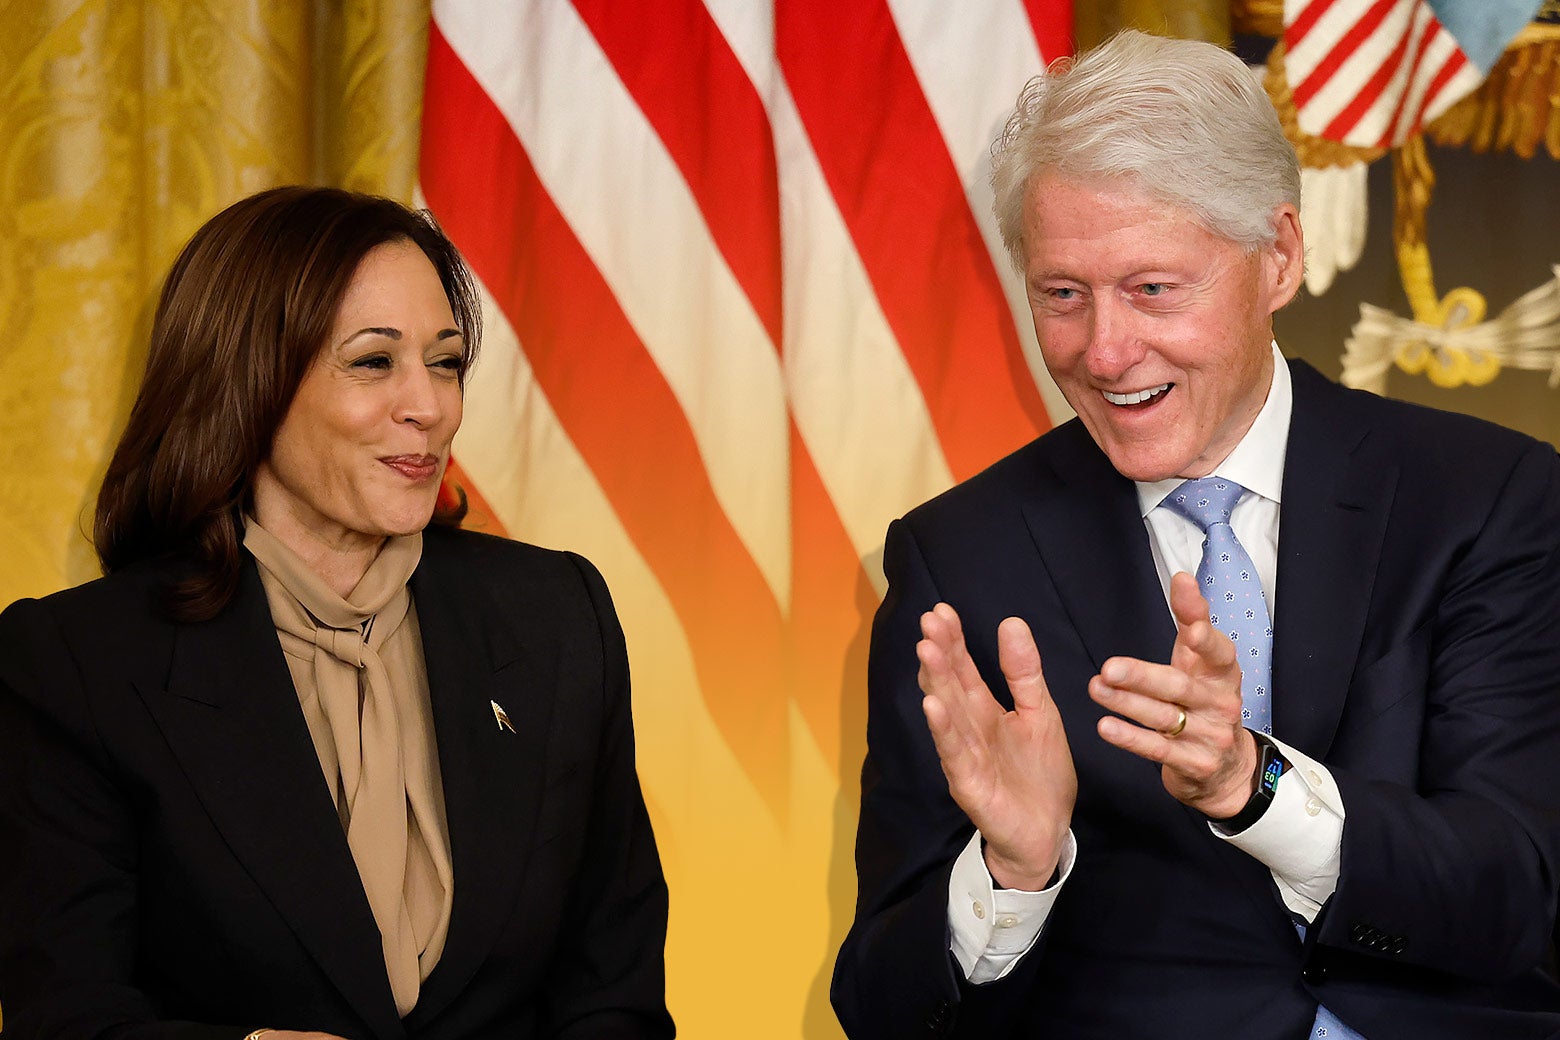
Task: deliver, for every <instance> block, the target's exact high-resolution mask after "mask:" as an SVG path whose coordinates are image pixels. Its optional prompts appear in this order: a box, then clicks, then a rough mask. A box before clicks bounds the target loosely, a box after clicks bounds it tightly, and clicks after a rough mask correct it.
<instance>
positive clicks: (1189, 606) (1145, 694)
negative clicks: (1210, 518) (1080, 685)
mask: <svg viewBox="0 0 1560 1040" xmlns="http://www.w3.org/2000/svg"><path fill="white" fill-rule="evenodd" d="M1170 611H1171V613H1172V614H1174V615H1175V623H1176V637H1175V648H1174V649H1173V650H1172V651H1171V653H1170V663H1169V664H1167V665H1165V664H1150V663H1149V662H1147V661H1140V660H1138V659H1136V658H1132V657H1112V658H1111V659H1110V660H1108V661H1106V662H1105V664H1104V666H1103V667H1101V669H1100V674H1099V675H1096V676H1095V677H1094V678H1093V679H1091V680H1090V681H1089V696H1090V697H1092V698H1093V699H1094V701H1095V703H1097V704H1099V705H1100V706H1101V707H1103V708H1106V709H1108V710H1109V711H1112V712H1115V715H1107V716H1105V717H1104V718H1103V719H1101V720H1100V722H1099V734H1100V736H1101V737H1103V738H1104V739H1105V740H1106V741H1107V742H1109V743H1111V744H1114V745H1116V746H1117V747H1119V748H1121V749H1122V750H1124V751H1130V752H1132V753H1133V754H1134V755H1139V756H1141V757H1143V758H1146V759H1148V760H1149V761H1150V762H1158V763H1159V764H1160V765H1161V766H1162V767H1163V769H1162V770H1161V776H1162V778H1163V780H1164V785H1165V790H1167V791H1169V792H1170V794H1171V796H1172V797H1174V798H1175V799H1176V800H1177V801H1180V802H1183V803H1185V804H1186V805H1189V806H1191V807H1192V808H1193V809H1196V810H1197V811H1198V812H1201V813H1202V814H1204V815H1205V816H1209V817H1211V818H1213V819H1216V820H1221V819H1228V818H1229V817H1231V816H1234V815H1235V814H1237V813H1238V812H1240V810H1241V809H1242V807H1244V806H1245V804H1246V802H1247V800H1248V799H1249V798H1250V797H1251V792H1252V789H1253V788H1252V782H1253V777H1255V776H1256V769H1257V747H1256V741H1255V740H1253V739H1252V736H1251V733H1250V732H1249V731H1248V730H1247V729H1246V728H1245V726H1243V725H1242V724H1241V713H1240V709H1241V697H1240V666H1239V665H1237V664H1236V663H1235V644H1234V643H1232V642H1230V639H1229V637H1228V636H1226V635H1225V634H1224V633H1223V632H1220V631H1219V630H1218V629H1216V628H1214V627H1213V625H1212V623H1211V622H1209V620H1208V601H1207V600H1205V599H1203V598H1202V595H1201V594H1200V593H1199V592H1198V591H1197V580H1196V579H1195V578H1193V577H1192V576H1191V575H1190V574H1185V573H1181V574H1177V575H1175V577H1173V578H1172V579H1171V581H1170ZM1183 712H1184V713H1185V715H1184V719H1185V722H1184V725H1183V724H1182V718H1183V716H1182V713H1183ZM1116 716H1121V717H1120V718H1118V717H1116ZM1129 720H1130V721H1129Z"/></svg>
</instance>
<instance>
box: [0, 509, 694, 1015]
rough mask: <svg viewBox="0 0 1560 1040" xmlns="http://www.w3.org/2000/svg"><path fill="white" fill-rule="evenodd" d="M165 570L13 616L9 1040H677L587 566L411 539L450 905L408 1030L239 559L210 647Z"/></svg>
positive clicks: (488, 545)
mask: <svg viewBox="0 0 1560 1040" xmlns="http://www.w3.org/2000/svg"><path fill="white" fill-rule="evenodd" d="M172 566H173V565H170V564H162V565H147V566H138V567H133V568H129V569H127V570H126V571H122V572H120V573H117V574H115V575H113V576H111V577H109V578H106V579H102V580H100V581H96V582H92V583H90V584H88V585H84V586H82V587H80V588H77V589H72V590H70V591H67V592H62V593H59V594H57V595H54V596H50V597H48V598H46V599H43V600H39V601H22V602H19V603H17V604H15V605H13V606H12V607H11V608H10V609H9V610H7V611H6V612H5V614H4V615H3V616H0V850H3V851H0V1007H3V1009H4V1014H5V1036H6V1038H7V1040H13V1038H15V1040H24V1038H33V1037H68V1038H71V1040H79V1038H87V1037H98V1036H115V1037H190V1038H195V1037H202V1038H204V1037H211V1038H218V1037H228V1038H235V1037H241V1036H243V1035H244V1034H245V1033H247V1032H248V1031H249V1030H251V1029H254V1028H256V1027H259V1026H269V1027H273V1028H278V1029H284V1028H285V1029H299V1030H323V1031H327V1032H333V1033H339V1034H340V1035H342V1036H345V1037H349V1038H369V1037H378V1038H385V1040H389V1038H402V1037H427V1038H450V1040H474V1038H480V1037H506V1038H516V1037H571V1038H572V1037H579V1038H587V1037H589V1038H594V1037H635V1038H641V1037H642V1038H663V1037H669V1036H671V1035H672V1025H671V1020H670V1018H669V1017H668V1016H667V1013H666V1009H665V1002H664V979H663V945H664V939H665V931H666V912H667V901H666V900H667V897H666V886H665V882H664V880H663V878H662V874H661V868H660V861H659V859H658V857H657V854H656V849H655V842H654V839H653V837H652V835H651V832H650V824H649V819H648V817H647V815H646V813H645V807H644V802H643V799H642V798H641V795H640V791H639V784H638V780H637V778H636V776H635V771H634V752H633V733H632V729H631V720H630V715H629V692H628V672H627V659H626V654H625V651H624V645H623V637H622V633H621V630H620V629H619V627H618V623H617V618H616V615H615V614H614V613H613V610H612V605H611V601H610V600H609V598H608V595H607V591H606V587H605V586H604V585H603V583H602V581H601V578H600V576H599V575H598V574H597V573H596V571H595V570H594V568H592V567H591V566H590V564H589V563H587V562H585V561H584V560H582V559H580V558H579V557H577V556H572V555H569V554H564V553H557V552H549V551H545V550H541V549H537V548H535V547H532V546H527V545H522V544H519V543H516V542H509V541H505V540H501V539H496V538H489V537H485V536H481V535H474V534H469V533H462V532H454V531H447V530H441V529H438V528H430V529H429V530H428V531H427V532H426V534H425V536H424V549H423V556H422V561H421V563H420V564H419V566H418V568H417V571H416V573H415V574H414V575H413V577H412V580H411V589H412V594H413V597H414V601H415V604H416V609H417V618H418V622H419V626H420V628H421V632H422V638H423V649H424V656H425V658H426V660H427V668H428V684H429V687H430V693H431V700H432V706H433V723H434V730H435V733H436V740H437V745H438V755H439V764H440V769H441V772H442V775H443V784H444V800H445V807H446V810H447V816H448V822H449V834H450V845H451V852H452V859H453V864H454V871H455V893H454V906H453V909H452V911H451V919H450V926H449V933H448V938H447V941H446V944H445V948H444V952H443V955H442V957H441V959H440V961H439V963H438V965H437V967H436V968H435V970H434V971H433V973H432V975H431V976H430V977H429V978H428V979H427V981H426V982H425V983H424V985H423V989H422V994H421V997H420V999H419V1001H418V1003H417V1006H416V1007H415V1008H414V1009H413V1010H412V1012H411V1014H410V1015H408V1016H407V1018H406V1020H405V1021H404V1022H403V1021H402V1020H401V1019H400V1018H399V1017H398V1016H397V1013H396V1008H395V1004H394V1001H393V999H392V997H391V993H390V987H389V983H388V981H387V980H386V976H385V969H384V961H383V955H382V953H381V950H380V940H379V933H378V930H377V928H376V926H375V924H374V919H373V916H372V913H371V912H370V910H369V907H368V901H367V899H366V897H365V896H364V894H363V889H362V886H361V883H360V881H359V879H358V876H357V872H356V868H355V866H354V864H353V861H352V857H351V852H350V850H349V849H348V847H347V843H346V837H345V835H344V834H343V831H342V828H341V824H340V821H339V819H338V817H337V815H336V809H335V807H334V805H333V804H332V801H331V796H330V791H329V789H328V787H327V786H326V783H325V780H324V777H323V776H322V774H321V772H320V765H319V760H318V758H317V757H316V755H315V751H314V746H313V744H312V742H311V741H310V738H309V733H308V730H307V727H306V726H305V724H304V720H303V714H302V712H301V710H300V709H299V706H298V701H297V697H296V695H295V694H294V691H293V686H292V681H291V678H290V676H289V674H288V671H287V665H286V662H285V661H284V659H283V657H282V653H281V649H280V645H279V643H278V642H277V638H276V634H275V630H274V628H273V626H272V622H271V618H270V614H269V612H268V609H267V607H266V601H265V596H264V593H263V591H262V589H261V586H260V581H259V576H258V573H257V571H256V569H255V567H254V565H253V563H252V561H251V562H249V563H248V565H247V566H246V567H245V569H244V572H243V576H242V580H241V587H240V589H239V592H238V596H237V598H236V599H235V600H234V602H233V603H232V604H231V605H230V606H229V607H228V608H227V609H226V610H224V611H223V612H222V613H221V614H220V615H218V616H217V617H216V618H215V619H213V620H211V621H209V622H205V623H202V624H176V623H173V622H171V621H168V620H165V619H164V617H163V614H162V613H161V611H160V610H159V609H158V606H157V604H158V596H159V590H160V589H161V587H162V586H163V585H164V583H165V580H166V578H167V577H168V575H169V574H170V573H171V572H172V571H171V568H172ZM490 701H495V702H497V703H499V704H500V705H502V706H503V707H504V708H505V710H506V712H507V714H508V716H509V718H510V720H511V721H512V723H513V727H514V732H509V731H507V730H503V729H500V728H499V726H498V724H497V722H496V720H495V716H494V712H493V709H492V706H491V705H490V703H489V702H490Z"/></svg>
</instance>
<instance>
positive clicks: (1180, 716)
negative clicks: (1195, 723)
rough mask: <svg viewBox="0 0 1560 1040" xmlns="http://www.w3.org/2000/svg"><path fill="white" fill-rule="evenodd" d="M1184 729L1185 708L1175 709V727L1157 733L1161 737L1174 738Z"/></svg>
mask: <svg viewBox="0 0 1560 1040" xmlns="http://www.w3.org/2000/svg"><path fill="white" fill-rule="evenodd" d="M1185 728H1186V709H1185V708H1177V709H1175V725H1174V726H1171V727H1170V728H1169V729H1162V730H1160V731H1159V732H1160V734H1161V735H1162V736H1166V737H1174V736H1179V735H1180V733H1181V731H1182V730H1183V729H1185Z"/></svg>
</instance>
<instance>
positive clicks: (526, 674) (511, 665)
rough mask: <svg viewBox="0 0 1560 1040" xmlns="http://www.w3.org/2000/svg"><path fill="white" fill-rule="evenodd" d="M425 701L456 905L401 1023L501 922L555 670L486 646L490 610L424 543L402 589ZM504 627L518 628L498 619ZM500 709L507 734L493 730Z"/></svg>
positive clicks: (456, 979) (538, 779) (449, 989)
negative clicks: (411, 607)
mask: <svg viewBox="0 0 1560 1040" xmlns="http://www.w3.org/2000/svg"><path fill="white" fill-rule="evenodd" d="M411 587H412V596H413V602H414V603H415V605H416V609H417V623H418V626H419V627H420V628H421V630H422V640H423V655H424V658H425V659H426V662H427V668H428V687H429V693H430V697H431V700H432V702H433V720H434V730H435V732H436V734H437V742H438V750H439V769H440V773H441V775H442V778H443V784H444V804H445V815H446V818H447V820H448V823H449V831H450V855H451V859H452V861H453V865H454V870H455V897H454V905H453V907H452V909H451V911H450V926H449V932H448V937H447V939H446V941H445V944H444V952H443V954H442V955H441V956H440V959H439V963H438V965H437V966H436V967H435V968H434V970H433V973H432V974H431V975H429V977H428V979H427V980H426V981H425V982H424V984H423V988H422V993H421V996H420V997H419V999H418V1002H417V1007H416V1008H415V1009H414V1010H413V1011H412V1014H411V1016H409V1019H408V1021H409V1022H410V1023H411V1024H412V1026H413V1027H414V1028H415V1026H416V1024H417V1023H421V1022H426V1021H429V1020H430V1019H431V1018H432V1017H433V1016H434V1015H436V1014H437V1013H438V1012H439V1011H440V1010H441V1009H442V1008H444V1007H445V1006H447V1005H448V1004H449V1003H450V1001H452V1000H453V999H455V998H456V997H457V996H459V995H460V993H461V992H462V991H463V990H464V988H465V987H466V985H467V983H468V982H469V981H470V979H471V977H472V976H473V974H475V972H476V970H477V969H478V967H479V966H480V965H481V964H482V961H483V960H484V958H485V957H486V956H487V954H488V951H490V950H491V949H492V947H493V944H494V942H495V941H496V940H497V938H498V935H499V933H500V930H501V929H502V928H503V927H504V926H505V925H506V923H507V922H508V919H509V917H510V908H511V907H513V906H514V904H515V901H516V899H517V897H518V893H519V890H520V887H521V883H522V880H523V878H524V876H525V861H526V858H527V854H528V851H529V843H530V840H531V838H532V836H533V835H534V832H535V822H536V816H537V813H538V811H539V808H540V805H541V796H542V790H543V786H544V778H545V770H544V766H545V763H546V753H547V737H548V733H549V732H550V727H551V722H552V709H553V691H554V690H555V689H556V688H557V682H556V675H557V668H558V662H557V661H556V660H555V659H553V658H551V657H548V656H544V655H536V656H533V655H532V654H530V653H529V652H528V648H527V647H525V646H524V645H521V646H519V647H518V648H517V649H514V650H511V651H508V652H506V651H503V650H501V649H499V647H502V646H504V645H513V642H514V640H513V638H511V640H510V641H509V644H505V643H503V642H500V641H495V640H494V639H493V638H492V636H493V634H494V632H495V630H496V627H497V625H498V623H499V622H498V621H497V620H495V613H496V605H494V604H489V603H486V602H474V597H473V595H472V592H473V590H472V588H471V587H470V583H469V582H468V581H464V580H463V576H462V575H461V574H460V573H459V572H458V571H456V570H455V569H454V568H452V567H450V566H449V561H448V558H447V557H446V556H445V555H444V554H443V552H442V551H441V546H440V543H438V542H437V541H435V540H434V539H432V538H425V540H424V548H423V561H422V563H421V565H419V567H418V570H417V573H416V574H415V575H413V577H412V582H411ZM503 623H504V625H505V627H507V628H509V629H511V630H515V629H518V628H519V627H520V625H521V623H522V622H521V621H517V620H516V619H513V618H505V619H504V621H503ZM494 704H498V705H499V706H501V707H502V708H503V711H504V713H505V715H506V717H507V718H508V720H509V727H505V726H503V725H502V724H500V722H499V721H498V718H497V713H496V712H495V710H494V707H493V706H494Z"/></svg>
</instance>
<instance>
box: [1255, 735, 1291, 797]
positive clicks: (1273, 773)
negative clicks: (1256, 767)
mask: <svg viewBox="0 0 1560 1040" xmlns="http://www.w3.org/2000/svg"><path fill="white" fill-rule="evenodd" d="M1262 758H1263V762H1262V778H1261V779H1260V780H1259V781H1258V786H1259V787H1260V788H1261V789H1262V790H1264V791H1266V792H1267V793H1268V795H1269V796H1271V795H1273V794H1275V793H1276V792H1277V791H1278V778H1279V777H1281V776H1283V775H1284V767H1285V765H1287V763H1286V762H1285V761H1284V756H1283V755H1281V754H1279V752H1278V749H1277V748H1275V747H1273V746H1272V745H1271V744H1268V745H1265V746H1264V747H1263V748H1262Z"/></svg>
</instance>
